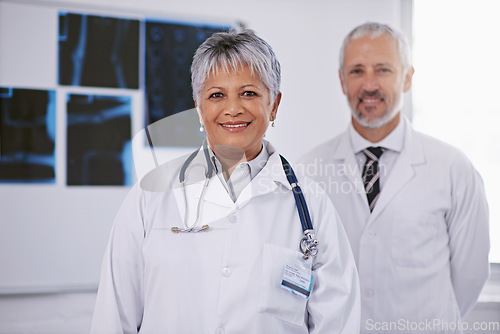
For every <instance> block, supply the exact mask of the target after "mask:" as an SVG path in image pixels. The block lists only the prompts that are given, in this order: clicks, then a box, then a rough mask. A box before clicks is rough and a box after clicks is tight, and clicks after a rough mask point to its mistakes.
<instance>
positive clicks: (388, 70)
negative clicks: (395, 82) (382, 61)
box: [379, 67, 391, 73]
mask: <svg viewBox="0 0 500 334" xmlns="http://www.w3.org/2000/svg"><path fill="white" fill-rule="evenodd" d="M379 72H382V73H389V72H391V70H390V69H388V68H385V67H382V68H380V69H379Z"/></svg>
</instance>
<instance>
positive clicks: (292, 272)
mask: <svg viewBox="0 0 500 334" xmlns="http://www.w3.org/2000/svg"><path fill="white" fill-rule="evenodd" d="M311 264H312V261H310V260H309V261H306V260H304V259H303V258H302V257H300V258H294V259H288V261H287V262H286V263H285V268H284V269H283V277H282V279H281V287H282V288H284V289H286V290H289V291H291V292H292V293H293V294H294V295H297V296H299V297H302V298H305V299H308V298H309V295H310V294H311V289H312V285H313V276H312V275H311Z"/></svg>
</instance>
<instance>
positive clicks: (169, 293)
mask: <svg viewBox="0 0 500 334" xmlns="http://www.w3.org/2000/svg"><path fill="white" fill-rule="evenodd" d="M191 73H192V86H193V96H194V100H195V105H196V108H197V111H198V114H199V118H200V122H201V124H202V126H204V128H205V129H206V134H207V138H206V141H205V143H204V145H203V147H202V148H200V149H199V150H197V151H196V152H194V153H193V154H192V155H190V156H189V157H187V158H186V157H184V158H183V159H182V161H173V162H169V163H167V164H165V165H162V166H160V167H157V168H156V169H155V170H153V171H152V172H151V173H149V174H148V175H147V176H146V177H144V178H143V179H142V180H141V182H140V183H139V184H137V185H135V186H134V187H133V189H132V190H131V192H130V194H129V195H128V196H127V198H126V200H125V202H124V204H123V205H122V207H121V208H120V210H119V213H118V215H117V217H116V220H115V223H114V226H113V229H112V233H111V237H110V241H109V245H108V248H107V251H106V254H105V257H104V260H103V267H102V274H101V281H100V285H99V292H98V296H97V301H96V307H95V311H94V318H93V322H92V328H91V332H92V333H138V332H139V333H155V334H156V333H173V334H180V333H193V334H200V333H244V334H246V333H259V334H261V333H272V334H275V333H287V334H290V333H292V334H293V333H328V334H329V333H348V334H353V333H357V332H358V331H359V314H360V303H359V283H358V278H357V272H356V268H355V264H354V260H353V256H352V253H351V251H350V247H349V244H348V241H347V238H346V235H345V232H344V230H343V229H342V224H341V222H340V221H339V218H338V215H337V213H336V211H335V209H334V208H333V205H332V204H331V202H330V201H329V200H328V198H327V196H326V195H325V194H324V193H323V192H322V191H321V190H320V188H319V186H318V185H316V184H315V183H313V182H312V181H310V180H308V179H307V178H304V177H303V176H301V175H297V176H298V179H299V181H300V182H299V184H300V186H301V187H302V192H303V194H304V199H305V202H306V203H307V206H308V208H309V215H310V220H311V221H312V224H313V228H314V231H315V238H317V241H318V244H317V249H314V247H315V245H314V244H311V243H309V246H311V249H312V252H311V253H309V254H308V251H307V249H306V251H305V253H306V254H304V253H303V252H302V251H301V248H300V247H299V245H300V244H301V240H302V238H303V237H304V231H303V228H302V225H301V217H299V214H298V210H299V204H298V203H297V202H296V200H295V198H294V193H293V191H292V187H295V188H296V185H297V182H296V181H293V180H288V179H287V176H288V177H289V176H290V174H291V172H290V170H288V173H285V169H284V168H289V165H287V164H286V161H285V160H284V159H283V160H282V159H281V157H280V155H279V154H278V153H277V152H276V149H275V148H274V147H273V146H272V145H271V144H270V143H269V142H267V141H264V140H263V137H264V134H265V132H266V129H267V128H268V126H269V123H270V122H273V121H274V120H275V118H276V113H277V111H278V106H279V103H280V99H281V93H280V76H281V75H280V64H279V62H278V60H277V59H276V56H275V54H274V52H273V50H272V49H271V47H270V46H269V45H268V44H267V43H266V42H265V41H264V40H262V39H261V38H259V37H258V36H256V35H255V33H254V32H253V31H251V30H243V31H239V32H238V31H234V30H232V31H230V32H221V33H216V34H214V35H213V36H211V37H210V38H208V39H207V40H206V41H205V42H204V43H203V44H202V45H201V46H200V47H199V48H198V50H197V52H196V54H195V56H194V60H193V64H192V67H191ZM284 166H285V167H284ZM296 189H297V188H296ZM302 218H303V217H302ZM312 238H314V237H312ZM308 241H312V239H311V240H308ZM306 243H307V242H306ZM316 251H317V254H315V253H316Z"/></svg>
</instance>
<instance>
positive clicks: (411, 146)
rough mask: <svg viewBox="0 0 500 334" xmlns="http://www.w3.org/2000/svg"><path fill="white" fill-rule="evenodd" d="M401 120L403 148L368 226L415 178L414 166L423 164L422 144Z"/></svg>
mask: <svg viewBox="0 0 500 334" xmlns="http://www.w3.org/2000/svg"><path fill="white" fill-rule="evenodd" d="M403 119H404V121H405V122H406V124H405V126H406V131H405V143H404V147H403V149H402V151H401V153H400V154H399V157H398V158H397V160H396V162H395V164H394V166H393V167H392V170H391V173H390V175H389V176H388V178H387V180H386V182H385V185H384V188H383V189H382V191H381V192H380V197H379V199H378V201H377V204H376V205H375V208H374V210H373V212H372V214H371V215H370V219H369V220H368V224H370V223H371V222H373V221H374V220H375V219H376V218H377V217H378V216H379V215H380V214H381V213H382V211H383V210H384V208H385V207H386V206H387V205H388V204H389V203H390V202H391V200H392V199H393V198H394V196H396V194H397V193H398V192H399V191H401V189H402V188H403V187H404V186H405V185H406V184H407V183H408V182H409V181H410V180H411V179H412V178H413V177H414V176H415V169H414V166H415V165H418V164H422V163H425V155H424V151H423V148H422V144H421V143H420V141H418V139H417V138H416V137H415V136H414V135H413V133H414V130H413V129H412V127H411V124H410V122H409V121H408V120H407V119H406V118H403ZM368 224H367V225H368Z"/></svg>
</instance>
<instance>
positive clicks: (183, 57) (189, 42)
mask: <svg viewBox="0 0 500 334" xmlns="http://www.w3.org/2000/svg"><path fill="white" fill-rule="evenodd" d="M229 28H230V27H222V26H208V25H188V24H182V23H172V22H161V21H153V20H146V66H145V75H146V78H145V82H146V99H147V101H146V102H147V108H146V109H147V114H146V125H150V124H153V123H155V122H157V121H159V120H161V119H163V118H165V117H167V116H171V115H174V114H177V113H179V112H182V111H185V110H189V109H192V108H194V102H193V96H192V91H191V73H190V67H191V62H192V59H193V55H194V53H195V51H196V49H197V48H198V46H199V45H200V44H201V43H203V42H204V41H205V39H207V37H209V36H211V35H212V34H213V33H214V32H217V31H221V30H228V29H229ZM189 115H190V116H189V117H183V118H178V120H179V121H181V122H180V123H176V125H175V126H176V130H177V131H175V133H171V134H166V135H165V136H163V138H164V142H162V143H161V145H164V146H196V145H198V144H199V142H201V140H202V139H203V137H204V134H201V133H200V132H199V131H198V128H199V122H198V120H197V117H196V115H195V116H194V118H193V117H191V113H189ZM183 119H184V122H183V121H182V120H183ZM169 138H170V139H169ZM200 139H201V140H200ZM159 144H160V143H159Z"/></svg>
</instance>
